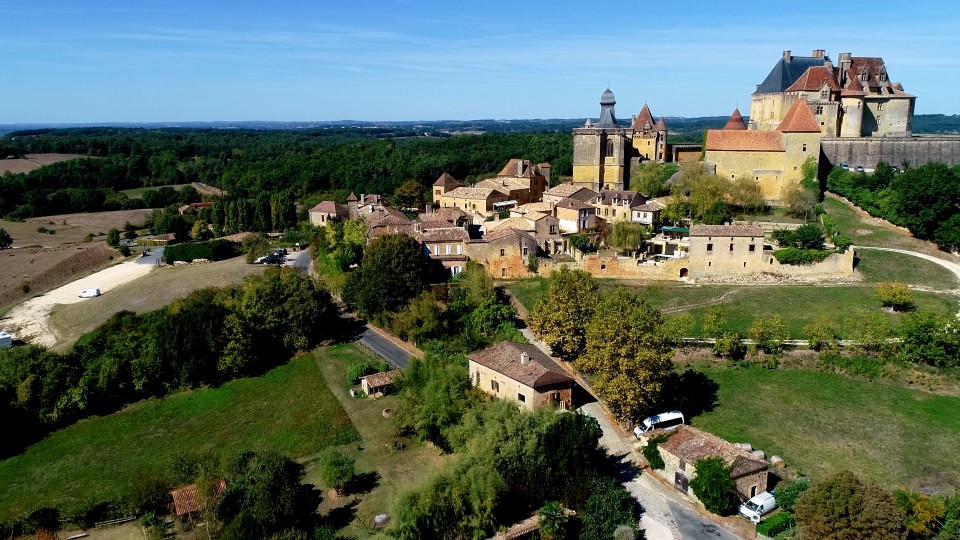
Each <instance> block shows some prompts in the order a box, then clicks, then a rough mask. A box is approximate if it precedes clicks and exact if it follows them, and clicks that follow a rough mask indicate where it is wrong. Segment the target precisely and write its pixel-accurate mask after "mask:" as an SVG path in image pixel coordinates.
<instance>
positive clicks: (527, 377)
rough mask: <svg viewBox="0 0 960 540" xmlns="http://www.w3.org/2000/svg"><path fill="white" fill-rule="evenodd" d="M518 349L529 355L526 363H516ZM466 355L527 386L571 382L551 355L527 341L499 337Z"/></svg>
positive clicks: (518, 357)
mask: <svg viewBox="0 0 960 540" xmlns="http://www.w3.org/2000/svg"><path fill="white" fill-rule="evenodd" d="M522 353H527V354H528V355H529V361H528V362H527V363H526V364H521V363H520V355H521V354H522ZM468 358H469V359H470V360H471V361H473V362H476V363H477V364H480V365H481V366H485V367H488V368H490V369H492V370H494V371H496V372H497V373H500V374H502V375H504V376H505V377H509V378H511V379H513V380H515V381H517V382H519V383H521V384H523V385H526V386H529V387H530V388H539V387H541V386H547V385H551V384H557V383H570V382H573V379H572V378H571V377H570V376H569V375H567V374H566V373H565V372H564V371H563V368H561V367H560V366H558V365H557V363H556V362H554V361H553V359H552V358H550V357H549V356H547V355H546V354H544V353H543V352H542V351H541V350H540V349H538V348H537V347H536V346H535V345H531V344H529V343H514V342H512V341H501V342H500V343H497V344H496V345H494V346H492V347H487V348H486V349H483V350H482V351H479V352H475V353H473V354H471V355H469V356H468Z"/></svg>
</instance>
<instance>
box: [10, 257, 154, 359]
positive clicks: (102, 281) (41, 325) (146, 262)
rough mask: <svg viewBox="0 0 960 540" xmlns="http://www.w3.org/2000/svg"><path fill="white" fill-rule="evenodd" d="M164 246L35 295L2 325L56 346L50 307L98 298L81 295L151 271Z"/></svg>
mask: <svg viewBox="0 0 960 540" xmlns="http://www.w3.org/2000/svg"><path fill="white" fill-rule="evenodd" d="M162 254H163V250H162V249H158V250H154V251H153V253H151V254H149V255H148V256H146V257H141V258H137V259H134V260H131V261H127V262H124V263H121V264H118V265H116V266H111V267H110V268H107V269H104V270H101V271H99V272H96V273H94V274H91V275H89V276H87V277H85V278H81V279H78V280H76V281H73V282H71V283H68V284H66V285H64V286H62V287H60V288H57V289H54V290H52V291H50V292H48V293H46V294H43V295H40V296H37V297H34V298H31V299H29V300H27V301H25V302H23V303H22V304H20V305H18V306H16V307H14V308H13V309H11V310H10V311H9V312H8V313H7V316H6V317H5V318H3V319H0V328H2V329H4V330H6V331H7V332H10V333H11V334H13V335H14V337H15V338H16V339H20V340H22V341H24V342H27V343H32V344H34V345H41V346H43V347H52V346H53V345H54V344H55V343H56V338H55V337H54V335H53V332H51V331H50V326H49V321H50V311H51V310H52V309H53V306H55V305H57V304H72V303H75V302H96V301H98V300H99V299H98V298H80V297H79V296H78V295H79V294H80V291H82V290H83V289H92V288H98V289H100V292H101V293H102V294H104V295H106V294H110V291H111V290H113V289H116V288H117V287H119V286H120V285H123V284H124V283H127V282H130V281H133V280H134V279H137V278H138V277H141V276H144V275H146V274H148V273H150V271H151V270H153V269H155V268H157V266H156V265H157V259H158V258H159V257H160V256H162Z"/></svg>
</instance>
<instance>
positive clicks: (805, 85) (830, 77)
mask: <svg viewBox="0 0 960 540" xmlns="http://www.w3.org/2000/svg"><path fill="white" fill-rule="evenodd" d="M824 83H826V84H827V86H829V87H830V90H833V91H837V90H840V85H839V84H837V76H836V74H835V73H834V70H833V68H831V67H829V66H812V67H810V68H807V70H806V71H804V72H803V75H801V76H800V78H799V79H797V81H796V82H795V83H793V84H792V85H790V88H787V89H786V92H819V91H820V89H821V88H823V85H824Z"/></svg>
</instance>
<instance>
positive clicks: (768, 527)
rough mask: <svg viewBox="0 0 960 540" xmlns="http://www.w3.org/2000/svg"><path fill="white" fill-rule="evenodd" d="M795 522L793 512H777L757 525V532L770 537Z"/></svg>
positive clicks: (791, 526)
mask: <svg viewBox="0 0 960 540" xmlns="http://www.w3.org/2000/svg"><path fill="white" fill-rule="evenodd" d="M778 502H779V501H778ZM795 524H796V523H795V522H794V520H793V514H791V513H790V512H777V513H776V514H773V515H772V516H770V517H768V518H767V519H765V520H764V521H763V522H762V523H760V524H759V525H757V534H762V535H764V536H771V537H772V536H776V535H778V534H780V533H782V532H784V531H788V530H790V529H791V528H793V526H794V525H795Z"/></svg>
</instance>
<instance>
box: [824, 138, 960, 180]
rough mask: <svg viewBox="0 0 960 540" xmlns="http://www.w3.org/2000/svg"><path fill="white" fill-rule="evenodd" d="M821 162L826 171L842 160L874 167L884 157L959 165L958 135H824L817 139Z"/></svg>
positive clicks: (913, 162)
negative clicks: (865, 137) (845, 136)
mask: <svg viewBox="0 0 960 540" xmlns="http://www.w3.org/2000/svg"><path fill="white" fill-rule="evenodd" d="M820 149H821V152H822V157H823V162H822V163H821V170H825V171H829V169H830V168H833V167H837V166H839V165H840V164H841V163H847V164H849V165H850V166H851V167H854V166H857V165H862V166H864V167H867V168H870V169H872V168H874V167H876V166H877V163H879V162H881V161H883V162H885V163H887V164H890V165H900V164H901V163H903V162H904V161H908V162H910V165H911V166H914V167H919V166H920V165H924V164H926V163H944V164H946V165H948V166H950V167H955V166H957V165H960V137H957V136H956V135H921V136H913V137H884V138H880V139H846V138H824V139H822V140H821V141H820Z"/></svg>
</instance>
